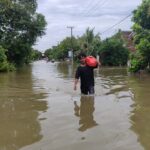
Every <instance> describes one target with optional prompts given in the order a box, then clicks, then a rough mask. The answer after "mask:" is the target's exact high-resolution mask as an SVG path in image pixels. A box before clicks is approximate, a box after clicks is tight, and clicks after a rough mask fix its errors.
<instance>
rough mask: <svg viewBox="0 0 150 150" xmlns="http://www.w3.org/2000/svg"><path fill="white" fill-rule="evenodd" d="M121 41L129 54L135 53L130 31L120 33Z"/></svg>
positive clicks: (132, 34)
mask: <svg viewBox="0 0 150 150" xmlns="http://www.w3.org/2000/svg"><path fill="white" fill-rule="evenodd" d="M121 35H122V39H123V40H124V41H125V45H124V46H125V47H127V48H128V49H129V50H130V52H133V53H134V52H135V51H136V48H135V44H134V41H133V36H134V33H133V32H132V31H121Z"/></svg>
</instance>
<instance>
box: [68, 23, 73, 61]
mask: <svg viewBox="0 0 150 150" xmlns="http://www.w3.org/2000/svg"><path fill="white" fill-rule="evenodd" d="M67 28H69V29H70V31H71V37H70V38H71V39H70V41H71V51H72V61H73V59H74V54H73V53H74V51H73V41H72V36H73V28H74V27H73V26H67Z"/></svg>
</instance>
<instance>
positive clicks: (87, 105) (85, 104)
mask: <svg viewBox="0 0 150 150" xmlns="http://www.w3.org/2000/svg"><path fill="white" fill-rule="evenodd" d="M94 110H95V108H94V96H81V99H80V106H78V104H77V102H76V101H74V114H75V116H77V117H80V120H79V125H80V127H79V128H78V130H79V131H82V132H83V131H85V130H87V129H88V128H92V127H94V126H97V125H98V124H97V123H96V121H95V120H94V117H93V113H94Z"/></svg>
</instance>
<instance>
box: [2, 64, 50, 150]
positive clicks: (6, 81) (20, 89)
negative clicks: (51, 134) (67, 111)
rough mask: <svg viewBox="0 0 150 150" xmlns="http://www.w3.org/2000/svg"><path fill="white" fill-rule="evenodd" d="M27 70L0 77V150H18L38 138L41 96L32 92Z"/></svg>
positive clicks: (41, 107) (45, 104)
mask: <svg viewBox="0 0 150 150" xmlns="http://www.w3.org/2000/svg"><path fill="white" fill-rule="evenodd" d="M31 73H32V72H31V68H30V67H27V68H23V69H22V70H19V71H18V72H14V73H8V74H0V150H19V149H20V148H21V147H23V146H25V145H29V144H32V143H34V142H37V141H39V140H40V139H41V138H42V135H41V133H40V131H41V127H40V122H39V120H38V117H39V112H42V111H45V110H46V109H47V103H46V101H43V100H42V99H43V98H45V95H44V94H42V93H38V94H36V93H35V91H33V89H32V87H33V82H32V74H31Z"/></svg>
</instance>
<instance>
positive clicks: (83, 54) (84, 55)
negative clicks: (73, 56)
mask: <svg viewBox="0 0 150 150" xmlns="http://www.w3.org/2000/svg"><path fill="white" fill-rule="evenodd" d="M85 57H86V54H85V53H83V52H81V53H80V54H79V55H78V59H79V60H82V59H84V58H85Z"/></svg>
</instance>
